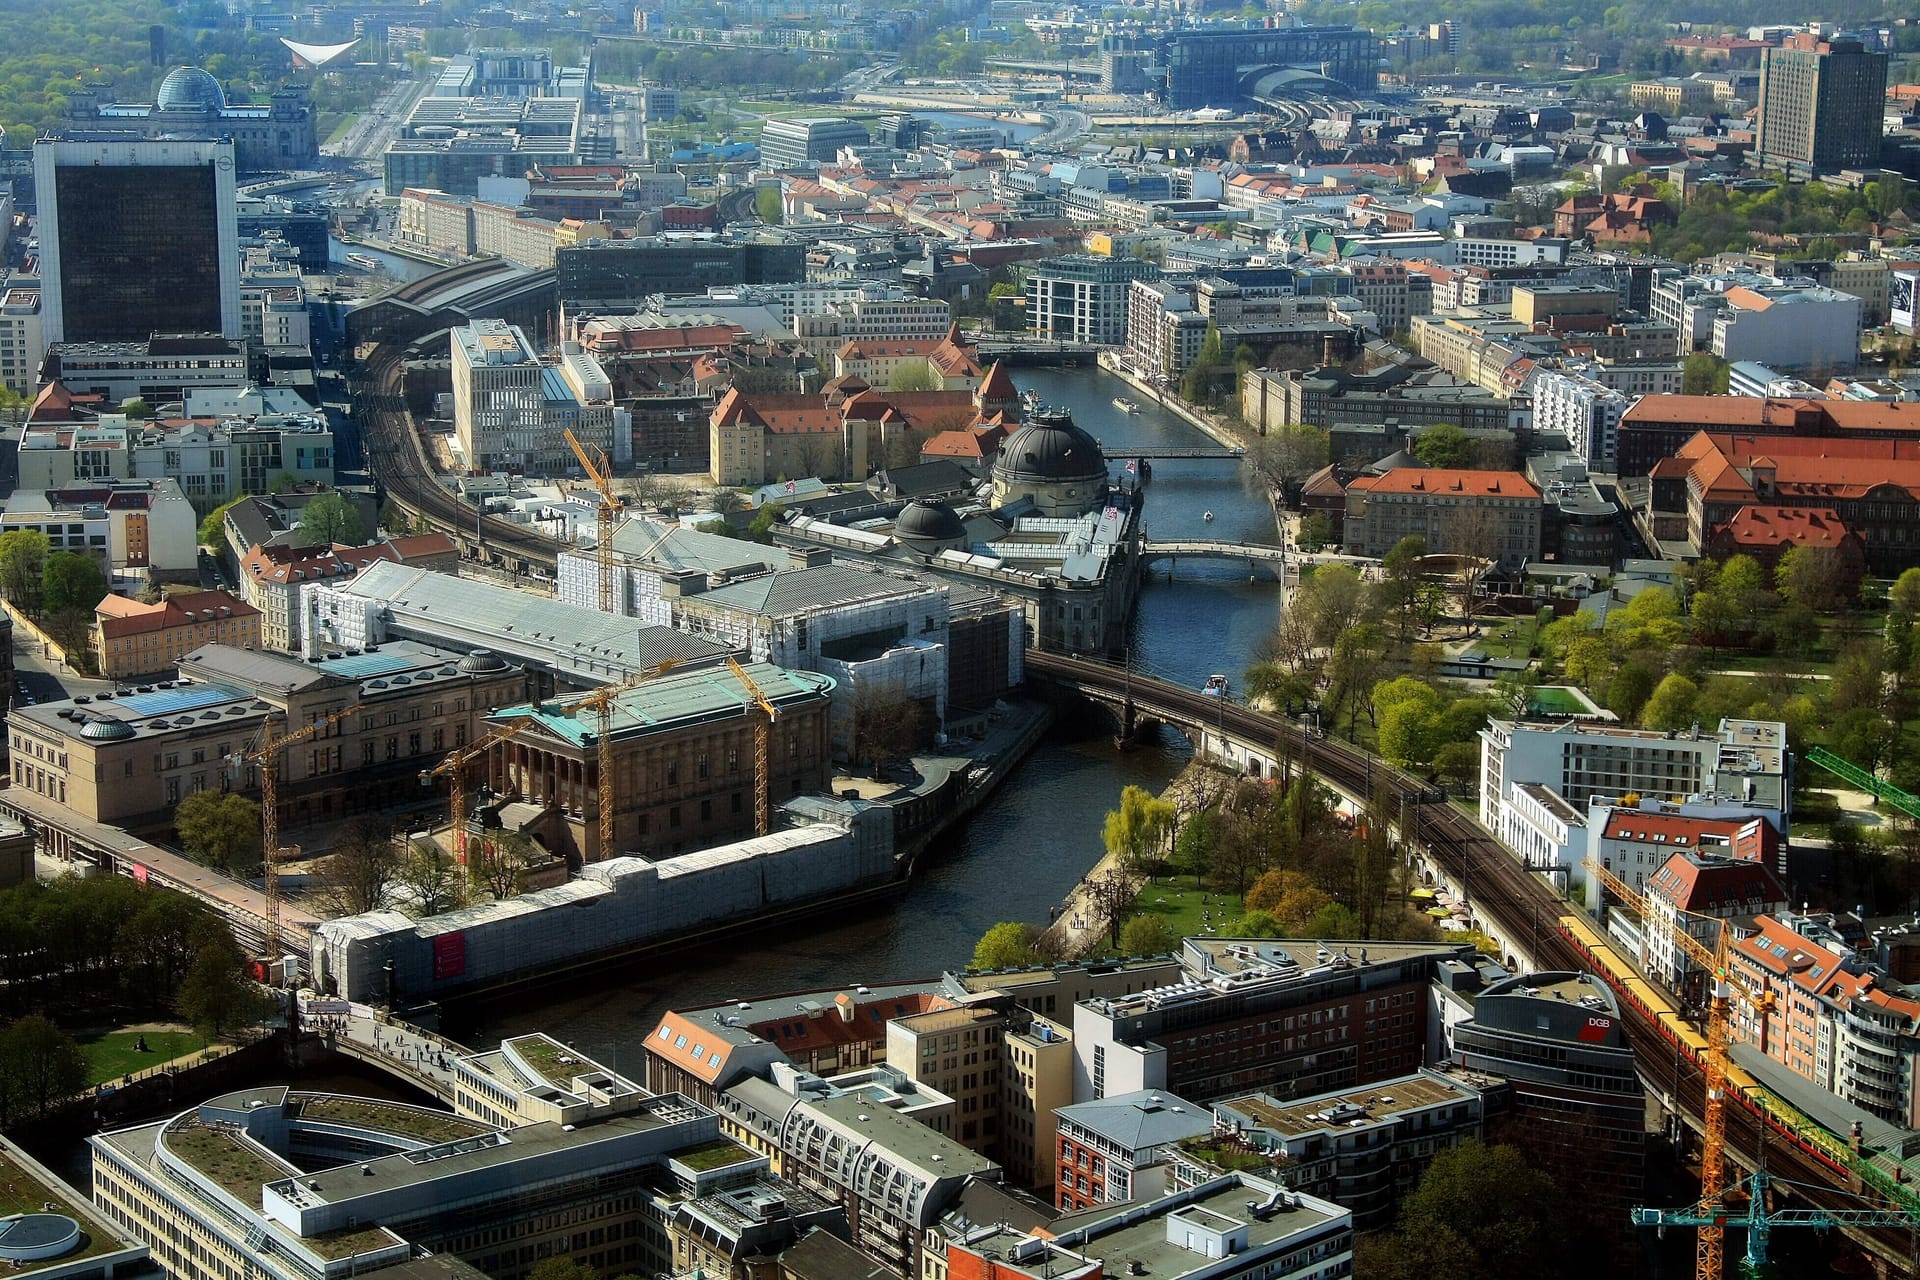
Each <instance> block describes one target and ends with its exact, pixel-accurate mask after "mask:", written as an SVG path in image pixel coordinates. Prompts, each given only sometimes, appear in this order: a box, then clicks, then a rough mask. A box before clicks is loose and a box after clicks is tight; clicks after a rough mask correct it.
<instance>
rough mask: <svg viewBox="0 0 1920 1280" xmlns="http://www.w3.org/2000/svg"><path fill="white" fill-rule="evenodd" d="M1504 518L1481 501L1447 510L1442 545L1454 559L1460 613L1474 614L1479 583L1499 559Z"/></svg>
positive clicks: (1462, 614) (1465, 616)
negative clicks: (1456, 564)
mask: <svg viewBox="0 0 1920 1280" xmlns="http://www.w3.org/2000/svg"><path fill="white" fill-rule="evenodd" d="M1506 531H1507V521H1506V518H1505V517H1504V516H1503V515H1502V514H1501V513H1500V512H1499V511H1496V510H1495V509H1494V508H1493V507H1492V506H1490V505H1489V504H1487V503H1484V502H1469V503H1465V504H1463V505H1461V506H1458V507H1455V508H1453V509H1452V510H1451V511H1449V512H1448V513H1447V517H1446V520H1445V522H1444V524H1443V525H1442V527H1441V530H1440V537H1441V545H1442V547H1443V549H1444V550H1446V551H1447V552H1449V553H1451V554H1452V555H1453V556H1455V557H1456V558H1457V561H1458V568H1457V569H1456V570H1455V578H1456V580H1457V581H1458V582H1459V585H1460V616H1461V617H1462V618H1471V617H1472V616H1473V602H1474V600H1475V599H1476V598H1477V597H1478V595H1479V594H1480V583H1481V582H1482V581H1483V580H1484V579H1485V578H1486V576H1487V574H1488V573H1490V572H1491V571H1492V570H1493V566H1494V564H1495V563H1496V562H1497V561H1498V560H1499V559H1500V553H1501V551H1502V547H1501V545H1500V544H1501V541H1502V536H1503V535H1504V534H1505V533H1506Z"/></svg>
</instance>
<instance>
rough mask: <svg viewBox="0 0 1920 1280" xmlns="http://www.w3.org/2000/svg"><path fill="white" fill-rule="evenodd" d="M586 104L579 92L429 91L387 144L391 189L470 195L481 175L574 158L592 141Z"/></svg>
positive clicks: (517, 172)
mask: <svg viewBox="0 0 1920 1280" xmlns="http://www.w3.org/2000/svg"><path fill="white" fill-rule="evenodd" d="M581 111H582V104H581V102H580V101H579V100H578V99H574V98H437V97H431V96H428V97H423V98H421V99H420V100H419V102H417V103H416V104H415V105H414V108H413V113H412V114H411V115H410V116H408V117H407V121H406V123H405V124H403V125H402V126H401V127H400V132H399V135H398V136H397V137H396V138H395V139H394V140H393V142H392V143H390V144H389V145H388V147H387V151H386V155H385V157H384V159H383V164H384V168H385V175H386V183H385V190H386V194H387V195H390V196H397V195H399V194H400V193H401V192H403V191H405V190H406V189H407V188H408V187H421V188H430V189H432V190H436V191H444V192H446V193H447V194H449V195H455V196H472V195H476V194H478V192H479V186H480V179H481V178H483V177H503V178H519V177H524V176H525V175H526V172H527V170H528V169H530V168H533V167H534V166H536V165H570V164H576V163H578V162H579V161H580V159H581V158H582V148H583V147H584V146H586V145H587V140H586V139H585V138H584V137H583V135H582V125H581Z"/></svg>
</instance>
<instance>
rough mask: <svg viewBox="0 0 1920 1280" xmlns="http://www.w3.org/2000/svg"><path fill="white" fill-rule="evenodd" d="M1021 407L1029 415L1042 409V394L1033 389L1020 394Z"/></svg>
mask: <svg viewBox="0 0 1920 1280" xmlns="http://www.w3.org/2000/svg"><path fill="white" fill-rule="evenodd" d="M1020 407H1021V408H1022V409H1024V410H1026V411H1027V412H1028V413H1033V412H1036V411H1037V410H1038V409H1039V408H1040V407H1041V405H1040V393H1039V392H1038V391H1034V390H1032V389H1028V390H1026V391H1022V392H1021V393H1020Z"/></svg>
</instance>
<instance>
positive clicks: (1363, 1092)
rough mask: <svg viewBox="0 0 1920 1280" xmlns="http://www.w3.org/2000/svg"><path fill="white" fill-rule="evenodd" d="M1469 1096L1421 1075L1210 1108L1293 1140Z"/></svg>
mask: <svg viewBox="0 0 1920 1280" xmlns="http://www.w3.org/2000/svg"><path fill="white" fill-rule="evenodd" d="M1472 1096H1473V1095H1472V1094H1470V1093H1469V1092H1468V1091H1467V1090H1466V1089H1463V1088H1461V1087H1460V1086H1459V1085H1457V1084H1455V1083H1453V1082H1452V1081H1450V1080H1447V1079H1446V1078H1445V1077H1442V1076H1439V1075H1429V1074H1425V1073H1422V1074H1419V1075H1411V1076H1402V1077H1400V1078H1399V1079H1397V1080H1384V1081H1380V1082H1378V1083H1376V1084H1370V1085H1368V1086H1366V1087H1365V1088H1362V1089H1346V1090H1343V1091H1341V1092H1339V1093H1323V1094H1319V1095H1316V1096H1315V1097H1311V1098H1302V1099H1299V1100H1298V1101H1295V1102H1289V1103H1285V1104H1281V1103H1280V1102H1279V1101H1278V1100H1277V1099H1275V1098H1274V1097H1272V1096H1271V1095H1270V1094H1264V1093H1254V1094H1247V1095H1244V1096H1242V1097H1238V1098H1227V1099H1223V1100H1222V1101H1220V1102H1217V1103H1215V1104H1214V1105H1215V1106H1216V1107H1219V1108H1222V1109H1227V1110H1232V1111H1236V1112H1238V1113H1239V1114H1241V1115H1243V1116H1246V1117H1247V1118H1248V1119H1250V1120H1252V1121H1253V1122H1254V1123H1255V1124H1257V1125H1259V1126H1261V1127H1262V1128H1265V1129H1271V1130H1273V1131H1274V1132H1275V1133H1278V1134H1281V1135H1283V1136H1286V1137H1290V1138H1291V1137H1300V1136H1302V1135H1304V1134H1309V1133H1314V1132H1317V1131H1319V1130H1322V1129H1337V1128H1347V1127H1350V1126H1351V1125H1352V1124H1353V1122H1354V1121H1356V1120H1359V1121H1367V1122H1381V1121H1386V1120H1389V1119H1391V1118H1392V1117H1394V1116H1396V1115H1399V1114H1400V1113H1401V1112H1404V1111H1415V1110H1418V1109H1420V1108H1422V1107H1430V1106H1435V1105H1437V1104H1440V1103H1446V1102H1464V1101H1466V1100H1467V1099H1469V1098H1470V1097H1472Z"/></svg>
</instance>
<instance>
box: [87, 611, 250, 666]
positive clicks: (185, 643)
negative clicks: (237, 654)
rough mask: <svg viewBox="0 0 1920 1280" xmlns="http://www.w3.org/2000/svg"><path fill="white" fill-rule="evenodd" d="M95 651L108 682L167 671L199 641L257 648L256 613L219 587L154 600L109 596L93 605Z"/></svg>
mask: <svg viewBox="0 0 1920 1280" xmlns="http://www.w3.org/2000/svg"><path fill="white" fill-rule="evenodd" d="M93 612H94V616H93V633H94V650H95V652H97V653H98V654H99V655H100V674H101V675H103V676H105V677H107V678H108V679H110V680H119V679H132V678H133V677H135V676H144V675H157V674H159V673H162V672H171V671H172V670H173V669H174V668H175V667H177V666H179V665H180V660H181V659H182V658H184V657H186V656H187V655H188V654H189V653H192V652H193V651H194V650H195V649H198V648H199V647H200V646H201V645H203V644H226V645H232V646H233V647H234V648H236V649H258V648H259V647H260V611H259V610H258V609H256V608H254V607H253V606H252V605H250V604H248V603H246V602H245V601H244V600H238V599H235V598H234V597H233V596H231V595H229V594H227V593H226V592H224V591H192V592H185V593H182V594H179V595H171V596H168V597H167V598H166V599H164V600H160V601H157V602H155V603H153V604H143V603H141V602H140V601H138V600H129V599H127V598H126V597H125V596H113V595H110V596H108V597H107V598H106V599H104V600H102V601H101V602H100V603H99V604H98V605H97V606H95V608H94V611H93Z"/></svg>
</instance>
